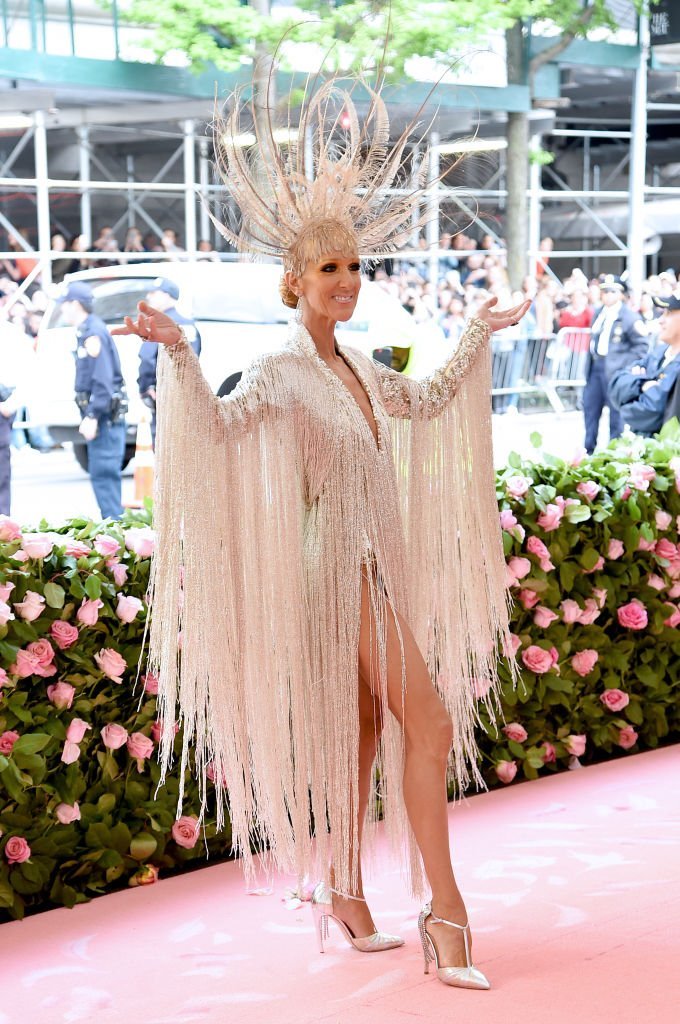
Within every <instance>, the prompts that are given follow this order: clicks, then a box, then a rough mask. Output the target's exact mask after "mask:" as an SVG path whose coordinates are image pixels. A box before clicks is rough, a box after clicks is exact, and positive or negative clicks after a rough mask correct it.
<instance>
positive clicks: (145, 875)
mask: <svg viewBox="0 0 680 1024" xmlns="http://www.w3.org/2000/svg"><path fill="white" fill-rule="evenodd" d="M158 872H159V868H157V867H156V866H155V864H144V865H142V867H141V868H138V869H137V871H135V873H134V875H133V876H132V877H131V878H130V879H128V885H131V886H133V887H134V886H137V885H155V883H156V882H157V881H158Z"/></svg>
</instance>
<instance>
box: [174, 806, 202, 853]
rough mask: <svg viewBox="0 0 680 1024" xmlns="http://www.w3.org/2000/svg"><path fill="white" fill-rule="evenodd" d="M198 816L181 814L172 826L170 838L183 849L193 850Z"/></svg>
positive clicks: (196, 834)
mask: <svg viewBox="0 0 680 1024" xmlns="http://www.w3.org/2000/svg"><path fill="white" fill-rule="evenodd" d="M198 827H199V826H198V818H194V817H192V816H191V815H189V814H183V815H182V817H181V818H178V819H177V821H176V822H175V823H174V825H173V826H172V838H173V839H174V840H175V842H176V843H177V845H178V846H183V847H184V849H185V850H193V848H194V846H195V845H196V840H197V839H198Z"/></svg>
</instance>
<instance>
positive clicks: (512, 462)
mask: <svg viewBox="0 0 680 1024" xmlns="http://www.w3.org/2000/svg"><path fill="white" fill-rule="evenodd" d="M508 465H509V466H511V467H512V469H521V468H522V456H521V455H518V453H517V452H510V454H509V455H508Z"/></svg>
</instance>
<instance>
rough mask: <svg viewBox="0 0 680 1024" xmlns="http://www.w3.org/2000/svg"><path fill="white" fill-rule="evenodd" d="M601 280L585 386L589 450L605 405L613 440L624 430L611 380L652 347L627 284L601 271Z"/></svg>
mask: <svg viewBox="0 0 680 1024" xmlns="http://www.w3.org/2000/svg"><path fill="white" fill-rule="evenodd" d="M599 284H600V296H601V299H602V306H601V307H600V309H599V310H598V311H597V313H596V316H595V320H594V322H593V326H592V328H591V331H592V334H591V340H590V355H591V358H590V366H589V368H588V373H587V378H586V386H585V388H584V389H583V415H584V418H585V426H586V439H585V447H586V451H587V452H589V453H590V454H592V453H593V452H594V451H595V445H596V444H597V434H598V428H599V426H600V417H601V416H602V410H603V409H604V407H605V405H606V406H608V407H609V438H610V440H611V439H612V438H615V437H619V435H620V434H621V431H622V430H623V421H622V419H621V415H620V413H619V411H618V409H616V408H615V407H614V406H612V404H611V403H610V400H609V381H610V380H611V379H612V377H613V376H614V374H615V373H618V371H619V370H622V369H625V368H626V367H627V366H631V365H632V364H633V363H635V362H637V361H639V360H641V359H643V358H644V357H645V355H646V354H647V350H648V348H649V345H648V341H647V336H646V333H645V325H644V323H643V321H642V320H641V318H640V316H639V314H638V313H635V312H633V310H632V309H630V308H629V307H628V306H627V305H626V304H625V302H624V297H625V291H626V286H625V284H624V283H623V281H622V280H621V278H620V277H616V275H615V274H602V275H601V277H600V279H599Z"/></svg>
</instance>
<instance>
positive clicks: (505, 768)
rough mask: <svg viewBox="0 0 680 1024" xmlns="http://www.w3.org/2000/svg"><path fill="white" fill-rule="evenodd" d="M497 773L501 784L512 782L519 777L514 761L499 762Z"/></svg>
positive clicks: (497, 763)
mask: <svg viewBox="0 0 680 1024" xmlns="http://www.w3.org/2000/svg"><path fill="white" fill-rule="evenodd" d="M495 771H496V775H497V776H498V778H499V779H500V781H501V782H505V783H508V782H512V780H513V779H514V777H515V775H517V765H516V763H515V762H514V761H497V762H496V768H495Z"/></svg>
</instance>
